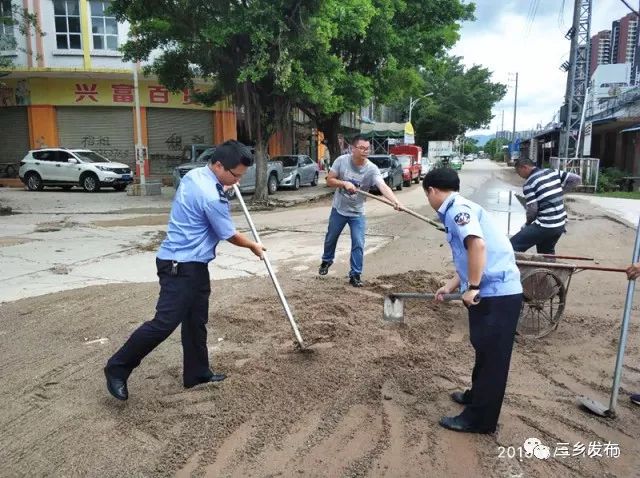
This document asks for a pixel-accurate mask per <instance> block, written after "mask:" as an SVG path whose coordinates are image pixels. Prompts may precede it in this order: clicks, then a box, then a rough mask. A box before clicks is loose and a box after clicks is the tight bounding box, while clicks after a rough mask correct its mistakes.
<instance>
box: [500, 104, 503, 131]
mask: <svg viewBox="0 0 640 478" xmlns="http://www.w3.org/2000/svg"><path fill="white" fill-rule="evenodd" d="M500 131H501V132H502V134H504V110H502V127H501V128H500Z"/></svg>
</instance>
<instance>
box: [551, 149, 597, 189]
mask: <svg viewBox="0 0 640 478" xmlns="http://www.w3.org/2000/svg"><path fill="white" fill-rule="evenodd" d="M549 163H550V164H551V167H552V168H553V169H559V170H560V171H567V172H569V173H574V174H577V175H578V176H580V177H581V178H582V185H581V187H582V188H584V189H587V190H588V191H590V192H594V193H595V192H596V190H597V189H598V173H599V171H600V159H598V158H558V157H554V156H552V157H551V158H550V160H549Z"/></svg>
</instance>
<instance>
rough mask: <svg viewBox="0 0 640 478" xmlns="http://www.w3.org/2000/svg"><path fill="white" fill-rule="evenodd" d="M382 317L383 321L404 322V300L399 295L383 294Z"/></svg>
mask: <svg viewBox="0 0 640 478" xmlns="http://www.w3.org/2000/svg"><path fill="white" fill-rule="evenodd" d="M382 319H383V320H384V321H385V322H404V301H403V300H402V299H401V298H400V297H390V296H388V295H387V296H385V298H384V307H383V312H382Z"/></svg>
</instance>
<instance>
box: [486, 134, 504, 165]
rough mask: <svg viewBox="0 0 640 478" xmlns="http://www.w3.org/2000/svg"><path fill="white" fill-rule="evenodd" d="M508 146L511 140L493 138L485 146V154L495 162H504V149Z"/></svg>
mask: <svg viewBox="0 0 640 478" xmlns="http://www.w3.org/2000/svg"><path fill="white" fill-rule="evenodd" d="M508 144H509V140H508V139H506V138H491V139H490V140H489V141H487V143H486V144H485V145H484V152H485V153H487V154H488V155H489V157H490V158H491V159H493V160H502V156H503V154H502V147H503V146H507V145H508Z"/></svg>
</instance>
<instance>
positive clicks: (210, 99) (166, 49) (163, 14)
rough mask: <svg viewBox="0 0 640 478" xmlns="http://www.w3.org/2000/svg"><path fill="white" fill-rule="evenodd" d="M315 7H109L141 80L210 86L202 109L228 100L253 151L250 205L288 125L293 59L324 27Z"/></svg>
mask: <svg viewBox="0 0 640 478" xmlns="http://www.w3.org/2000/svg"><path fill="white" fill-rule="evenodd" d="M322 3H323V2H317V1H313V0H252V1H246V0H241V1H237V0H228V1H224V0H216V1H210V0H153V1H149V0H114V1H113V2H112V4H111V10H112V11H113V12H114V14H115V16H116V18H117V19H118V21H127V22H129V23H130V25H131V30H130V40H129V41H128V42H127V43H126V44H125V45H123V47H122V51H123V53H124V57H125V59H126V60H148V59H150V55H151V53H152V52H154V51H157V52H159V53H158V55H157V56H156V55H155V54H154V57H153V59H152V60H151V63H150V65H149V66H148V67H147V68H146V72H147V73H152V74H155V75H157V76H158V78H159V80H160V82H161V83H162V84H164V85H165V86H166V87H167V88H169V89H170V90H173V91H176V90H180V89H183V88H191V87H193V85H194V80H195V79H196V78H204V79H206V80H210V82H211V83H210V84H211V87H210V89H209V90H208V91H206V92H203V93H201V94H199V95H197V98H198V99H199V100H200V101H202V102H204V103H205V104H213V103H215V102H216V101H218V100H221V99H223V98H228V97H229V96H232V97H233V98H234V100H235V103H236V105H237V106H238V107H239V108H240V111H241V115H242V116H243V118H244V121H245V124H246V126H247V130H248V133H249V136H250V139H251V140H252V141H253V142H254V143H255V148H256V155H257V161H256V192H255V194H254V197H253V200H254V202H264V201H266V200H267V187H266V182H267V177H266V171H267V169H266V168H267V164H266V151H267V142H268V140H269V137H270V136H271V135H272V134H273V133H274V132H275V131H277V130H279V129H282V128H284V127H285V125H286V123H287V121H288V119H289V118H290V110H291V99H292V94H291V90H292V85H294V84H297V83H298V82H299V80H298V79H297V78H296V76H297V75H302V74H304V71H302V70H301V69H300V68H299V62H298V55H299V52H300V51H301V50H309V47H308V45H310V44H312V43H314V42H316V40H317V38H318V37H320V36H322V34H331V33H332V32H331V31H324V32H323V31H322V28H323V27H324V26H325V25H324V24H323V23H322V22H318V21H316V19H317V18H318V12H319V11H320V7H321V5H322Z"/></svg>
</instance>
